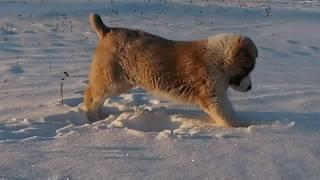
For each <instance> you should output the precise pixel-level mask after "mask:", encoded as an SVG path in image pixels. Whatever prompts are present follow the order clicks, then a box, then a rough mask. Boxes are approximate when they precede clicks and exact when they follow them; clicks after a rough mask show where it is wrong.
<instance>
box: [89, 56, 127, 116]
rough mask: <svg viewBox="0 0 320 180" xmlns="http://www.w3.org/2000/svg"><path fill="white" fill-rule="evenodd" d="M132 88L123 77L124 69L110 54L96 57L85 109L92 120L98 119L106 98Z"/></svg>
mask: <svg viewBox="0 0 320 180" xmlns="http://www.w3.org/2000/svg"><path fill="white" fill-rule="evenodd" d="M131 88H132V85H131V84H129V83H128V82H127V81H126V80H125V79H123V74H122V69H121V67H120V66H119V64H118V62H117V61H116V59H114V58H113V57H112V55H110V54H104V56H103V58H101V57H100V58H99V57H95V58H94V61H93V63H92V67H91V72H90V82H89V85H88V87H87V90H86V92H85V95H84V108H83V109H84V110H85V111H86V112H87V117H88V120H89V121H90V122H95V121H98V120H99V119H100V118H101V116H102V112H101V107H102V105H103V103H104V101H105V100H106V98H108V97H111V96H115V95H119V94H121V93H124V92H128V90H130V89H131Z"/></svg>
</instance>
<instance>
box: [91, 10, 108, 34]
mask: <svg viewBox="0 0 320 180" xmlns="http://www.w3.org/2000/svg"><path fill="white" fill-rule="evenodd" d="M90 23H91V26H92V28H93V29H94V30H95V31H96V33H97V35H98V37H99V38H100V39H101V38H103V37H104V36H105V35H106V34H107V33H108V32H109V31H110V28H108V27H107V26H106V25H104V24H103V22H102V20H101V17H100V16H99V15H98V14H94V13H92V14H91V15H90Z"/></svg>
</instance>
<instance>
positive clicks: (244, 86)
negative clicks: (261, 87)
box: [231, 76, 252, 92]
mask: <svg viewBox="0 0 320 180" xmlns="http://www.w3.org/2000/svg"><path fill="white" fill-rule="evenodd" d="M231 88H232V89H234V90H236V91H239V92H247V91H250V90H251V89H252V84H251V78H250V76H247V77H245V78H244V79H243V80H242V81H241V83H240V85H239V86H235V85H233V84H232V85H231Z"/></svg>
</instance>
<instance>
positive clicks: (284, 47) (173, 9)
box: [0, 0, 320, 180]
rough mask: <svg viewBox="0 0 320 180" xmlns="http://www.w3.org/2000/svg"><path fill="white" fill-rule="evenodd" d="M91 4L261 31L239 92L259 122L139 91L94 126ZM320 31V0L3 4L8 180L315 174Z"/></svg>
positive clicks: (211, 28) (165, 25)
mask: <svg viewBox="0 0 320 180" xmlns="http://www.w3.org/2000/svg"><path fill="white" fill-rule="evenodd" d="M91 12H96V13H99V14H100V15H101V16H102V19H103V20H104V22H105V24H107V25H109V26H120V27H128V28H133V29H141V30H145V31H147V32H150V33H154V34H157V35H161V36H163V37H166V38H169V39H175V40H195V39H201V38H206V37H207V36H209V35H214V34H217V33H221V32H232V33H241V34H245V35H248V36H249V37H251V38H252V39H253V40H254V42H255V43H256V44H257V46H258V50H259V57H258V60H257V64H256V68H255V70H254V72H253V75H252V78H253V90H252V91H250V92H248V93H245V94H242V93H237V92H235V91H232V90H230V91H229V95H230V98H231V100H232V103H233V104H234V106H235V108H236V110H237V111H238V112H239V114H240V116H241V117H242V118H244V119H246V120H247V121H249V122H254V124H255V125H252V126H250V127H248V128H217V127H214V126H212V124H211V123H210V118H209V117H208V116H207V115H206V114H205V113H204V112H202V111H201V110H200V109H199V108H198V107H195V106H190V105H183V104H177V103H175V102H172V101H169V100H166V99H162V98H159V97H156V96H152V95H150V94H149V93H147V92H145V91H143V90H142V89H139V88H135V89H133V90H132V91H131V92H128V94H122V95H121V96H119V97H114V98H111V99H108V100H107V101H106V102H105V104H104V108H103V111H104V114H105V115H106V117H105V119H103V120H101V121H98V122H96V123H94V124H88V122H87V119H86V117H85V114H84V113H83V112H82V111H81V110H80V107H81V104H82V96H83V92H84V89H85V87H86V83H87V82H88V79H87V76H88V70H89V66H90V62H91V56H92V53H93V51H94V48H95V46H96V43H97V37H96V34H95V32H93V30H92V29H91V27H90V26H89V23H88V17H89V14H90V13H91ZM319 32H320V1H290V0H289V1H265V0H263V1H262V0H261V1H260V0H256V1H228V0H225V1H222V0H220V1H218V0H217V1H211V0H209V1H205V0H198V1H196V0H194V1H192V2H190V1H189V0H188V1H187V0H185V1H183V0H171V1H170V0H167V1H164V0H150V1H148V0H144V1H143V0H141V1H139V0H135V1H133V0H127V1H117V0H113V1H112V0H81V1H76V0H56V1H49V0H1V1H0V179H19V180H20V179H33V180H34V179H54V180H60V179H107V180H118V179H120V180H123V179H127V180H132V179H148V180H149V179H154V180H160V179H208V180H212V179H223V180H229V179H239V180H248V179H272V180H280V179H281V180H282V179H289V180H302V179H308V180H310V179H311V180H312V179H314V180H317V179H319V177H320V171H319V170H320V141H319V140H320V69H319V68H320V35H319ZM64 72H67V73H68V74H69V76H68V77H67V76H66V75H65V73H64ZM62 78H63V79H64V80H62ZM61 83H63V86H62V87H61ZM61 89H62V90H63V98H64V104H62V103H61ZM108 115H110V116H108Z"/></svg>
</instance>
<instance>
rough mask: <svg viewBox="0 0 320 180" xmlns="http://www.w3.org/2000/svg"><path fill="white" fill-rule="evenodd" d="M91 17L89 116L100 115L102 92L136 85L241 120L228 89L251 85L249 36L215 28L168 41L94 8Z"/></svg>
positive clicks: (226, 119) (226, 122)
mask: <svg viewBox="0 0 320 180" xmlns="http://www.w3.org/2000/svg"><path fill="white" fill-rule="evenodd" d="M90 21H91V25H92V26H93V28H94V29H95V31H96V32H97V34H98V36H99V43H98V46H97V49H96V52H95V54H94V57H93V62H92V65H91V71H90V77H89V78H90V81H89V85H88V87H87V90H86V93H85V96H84V110H85V111H86V112H87V117H88V119H89V121H90V122H94V121H97V120H99V118H101V117H100V111H101V106H102V105H103V103H104V101H105V99H106V98H108V97H110V96H115V95H119V94H121V93H124V92H127V91H128V90H130V89H131V88H132V87H134V86H140V87H142V88H144V89H146V90H148V91H149V92H152V93H155V94H158V95H161V96H165V97H169V98H171V99H175V100H178V101H180V102H186V103H192V104H197V105H199V106H200V108H202V109H203V110H204V111H205V112H206V113H208V114H209V115H210V117H211V118H212V119H213V120H214V121H215V122H216V124H217V125H218V126H224V127H230V126H233V127H239V126H245V124H243V123H241V122H240V121H239V119H238V117H237V115H236V112H235V111H234V109H233V107H232V105H231V103H230V102H229V100H228V97H227V89H228V87H229V86H231V87H232V88H233V89H235V90H238V91H242V92H245V91H248V90H250V89H251V80H250V76H249V73H250V72H251V71H252V70H253V68H254V66H255V60H256V58H257V56H258V51H257V48H256V46H255V44H254V43H253V42H252V41H251V40H250V39H249V38H248V37H246V36H241V35H235V34H220V35H216V36H211V37H209V38H208V39H205V40H199V41H190V42H189V41H172V40H168V39H165V38H162V37H159V36H156V35H152V34H149V33H146V32H143V31H139V30H131V29H125V28H110V27H107V26H105V25H104V24H103V22H102V20H101V18H100V16H99V15H97V14H92V15H91V16H90Z"/></svg>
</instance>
